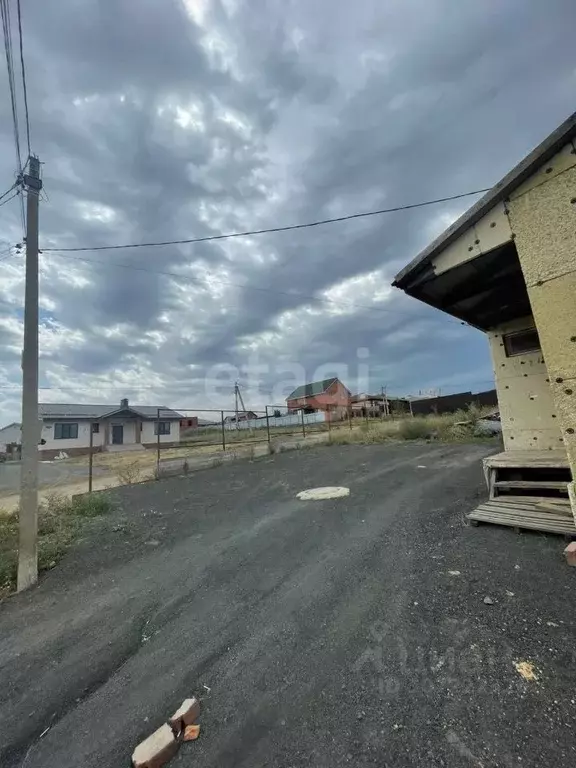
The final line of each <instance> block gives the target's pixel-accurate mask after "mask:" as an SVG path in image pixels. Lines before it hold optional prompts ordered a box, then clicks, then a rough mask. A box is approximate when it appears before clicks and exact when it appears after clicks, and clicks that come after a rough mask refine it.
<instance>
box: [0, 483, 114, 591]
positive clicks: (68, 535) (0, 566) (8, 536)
mask: <svg viewBox="0 0 576 768" xmlns="http://www.w3.org/2000/svg"><path fill="white" fill-rule="evenodd" d="M112 509H113V503H112V501H111V499H110V497H109V496H107V495H106V494H103V493H97V494H94V495H92V496H82V497H80V498H76V499H70V498H67V497H66V496H62V495H60V494H57V493H53V494H50V496H48V497H47V498H46V499H45V500H44V501H43V502H42V503H41V504H40V505H39V507H38V568H39V570H40V571H46V570H49V569H50V568H53V567H54V566H55V565H56V563H57V562H58V560H60V559H61V558H62V557H63V556H64V554H65V553H66V551H67V550H68V548H69V547H70V545H71V544H72V542H73V541H74V540H75V539H76V538H77V537H78V535H79V534H80V532H81V531H82V528H83V527H84V525H85V524H86V521H87V520H88V519H90V518H95V517H100V516H101V515H105V514H107V513H108V512H110V511H111V510H112ZM17 562H18V510H16V511H15V512H14V513H13V514H6V515H0V599H1V598H2V597H5V596H6V595H7V594H9V593H10V592H11V591H12V590H13V589H14V588H15V586H16V570H17Z"/></svg>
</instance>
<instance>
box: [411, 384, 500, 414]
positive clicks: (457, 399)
mask: <svg viewBox="0 0 576 768" xmlns="http://www.w3.org/2000/svg"><path fill="white" fill-rule="evenodd" d="M469 405H478V406H494V407H496V406H497V405H498V397H497V393H496V390H495V389H490V390H487V391H486V392H477V393H476V394H472V392H458V393H455V394H453V395H441V396H439V397H427V398H425V399H422V400H412V413H413V414H414V415H415V416H424V415H426V414H429V413H454V411H458V410H460V409H464V408H467V407H468V406H469Z"/></svg>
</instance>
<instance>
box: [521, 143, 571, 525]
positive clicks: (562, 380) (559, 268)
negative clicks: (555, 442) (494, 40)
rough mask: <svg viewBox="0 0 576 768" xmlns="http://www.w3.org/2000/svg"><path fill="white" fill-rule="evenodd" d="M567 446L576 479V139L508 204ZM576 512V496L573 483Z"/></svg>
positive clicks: (522, 187)
mask: <svg viewBox="0 0 576 768" xmlns="http://www.w3.org/2000/svg"><path fill="white" fill-rule="evenodd" d="M507 205H508V215H509V220H510V225H511V228H512V231H513V233H514V238H515V242H516V248H517V250H518V256H519V259H520V264H521V266H522V272H523V274H524V279H525V281H526V286H527V288H528V296H529V297H530V305H531V307H532V314H533V315H534V319H535V321H536V326H537V328H538V334H539V336H540V343H541V345H542V351H543V352H544V357H545V358H546V366H547V368H548V371H549V374H550V388H551V392H552V398H553V401H554V407H555V410H556V414H557V419H558V421H559V426H560V429H561V433H562V437H563V440H564V445H565V447H566V451H567V453H568V459H569V461H570V465H571V468H572V477H573V478H576V143H573V144H568V145H567V146H566V147H565V148H564V149H563V150H562V151H561V152H559V153H558V154H557V155H556V156H555V157H554V158H552V160H550V161H549V162H548V163H546V164H545V165H543V166H542V168H541V169H540V170H539V171H538V172H537V173H536V174H534V175H533V176H532V177H531V178H530V179H528V181H527V182H525V183H524V184H523V185H522V186H521V187H520V188H519V189H517V190H516V191H515V193H514V194H512V195H511V196H510V201H509V202H508V204H507ZM571 498H572V499H573V510H574V512H575V515H576V494H575V492H574V485H572V487H571Z"/></svg>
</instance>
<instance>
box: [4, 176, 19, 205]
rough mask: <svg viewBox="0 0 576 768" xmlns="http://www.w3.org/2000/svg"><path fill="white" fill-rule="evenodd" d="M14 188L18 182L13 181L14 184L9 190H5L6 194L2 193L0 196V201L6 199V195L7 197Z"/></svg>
mask: <svg viewBox="0 0 576 768" xmlns="http://www.w3.org/2000/svg"><path fill="white" fill-rule="evenodd" d="M16 186H18V182H17V181H15V182H14V184H12V186H11V187H10V189H7V190H6V192H4V193H3V194H2V195H0V200H3V199H4V198H5V197H6V195H9V194H10V192H12V190H13V189H14V188H15V187H16Z"/></svg>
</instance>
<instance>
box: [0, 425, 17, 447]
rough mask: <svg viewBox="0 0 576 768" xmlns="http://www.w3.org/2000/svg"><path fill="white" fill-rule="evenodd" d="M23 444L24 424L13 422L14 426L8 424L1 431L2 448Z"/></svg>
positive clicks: (0, 442) (0, 441) (0, 444)
mask: <svg viewBox="0 0 576 768" xmlns="http://www.w3.org/2000/svg"><path fill="white" fill-rule="evenodd" d="M21 442H22V424H19V423H18V422H17V421H13V422H12V424H6V426H5V427H2V428H1V429H0V446H2V445H13V444H16V445H20V443H21ZM0 450H1V449H0Z"/></svg>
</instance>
